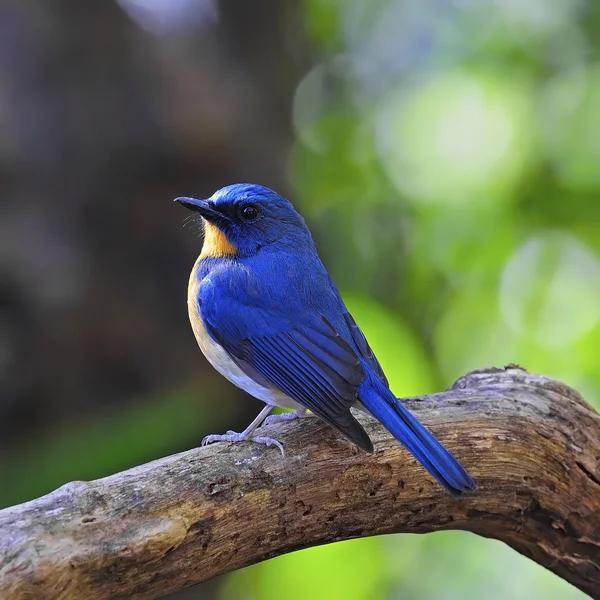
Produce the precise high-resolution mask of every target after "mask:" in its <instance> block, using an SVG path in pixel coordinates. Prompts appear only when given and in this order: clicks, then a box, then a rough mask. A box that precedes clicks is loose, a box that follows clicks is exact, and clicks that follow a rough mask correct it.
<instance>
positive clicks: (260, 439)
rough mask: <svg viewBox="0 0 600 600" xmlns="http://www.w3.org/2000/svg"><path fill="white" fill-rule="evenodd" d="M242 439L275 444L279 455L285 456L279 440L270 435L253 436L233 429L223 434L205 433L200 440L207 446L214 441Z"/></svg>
mask: <svg viewBox="0 0 600 600" xmlns="http://www.w3.org/2000/svg"><path fill="white" fill-rule="evenodd" d="M244 440H248V441H249V442H256V443H257V444H265V445H266V446H277V447H278V448H279V452H281V456H282V457H283V458H285V451H284V449H283V446H282V445H281V442H279V441H278V440H276V439H275V438H272V437H265V436H260V435H258V436H253V435H248V434H246V433H245V432H242V433H237V432H235V431H228V432H226V433H224V434H221V435H219V434H215V433H213V434H211V435H207V436H206V437H205V438H204V439H203V440H202V444H201V445H202V446H208V444H213V443H215V442H243V441H244Z"/></svg>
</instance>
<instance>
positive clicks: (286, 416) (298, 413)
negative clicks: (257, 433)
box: [261, 409, 306, 427]
mask: <svg viewBox="0 0 600 600" xmlns="http://www.w3.org/2000/svg"><path fill="white" fill-rule="evenodd" d="M305 414H306V410H303V409H299V410H295V411H294V412H284V413H280V414H278V415H271V416H270V417H267V418H266V419H265V420H264V421H263V422H262V425H261V427H264V426H265V425H272V424H273V423H281V421H291V420H293V419H299V418H300V417H302V416H304V415H305Z"/></svg>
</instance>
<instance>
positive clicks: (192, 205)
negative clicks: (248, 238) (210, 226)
mask: <svg viewBox="0 0 600 600" xmlns="http://www.w3.org/2000/svg"><path fill="white" fill-rule="evenodd" d="M175 202H179V204H182V205H183V206H185V207H186V208H189V209H190V210H193V211H194V212H197V213H200V214H201V215H202V216H203V217H204V218H205V219H206V220H207V221H210V222H211V223H218V222H219V221H222V220H223V219H224V215H223V214H222V213H220V212H219V211H218V210H215V209H214V207H213V206H212V205H211V204H210V202H207V201H206V200H199V199H198V198H188V197H187V196H181V197H179V198H175Z"/></svg>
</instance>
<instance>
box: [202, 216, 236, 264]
mask: <svg viewBox="0 0 600 600" xmlns="http://www.w3.org/2000/svg"><path fill="white" fill-rule="evenodd" d="M236 254H237V248H236V247H235V246H234V245H233V244H231V243H230V242H229V241H228V240H227V238H226V237H225V234H224V233H223V232H222V231H221V230H220V229H219V228H218V227H217V226H216V225H213V224H212V223H209V222H208V221H204V244H203V245H202V252H201V253H200V256H199V258H222V257H226V256H229V257H232V256H235V255H236Z"/></svg>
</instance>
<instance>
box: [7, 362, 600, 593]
mask: <svg viewBox="0 0 600 600" xmlns="http://www.w3.org/2000/svg"><path fill="white" fill-rule="evenodd" d="M407 404H408V405H409V406H410V408H411V409H413V410H414V412H415V413H416V414H417V415H418V416H419V418H421V419H422V420H423V421H424V422H425V423H426V424H427V425H428V426H429V427H430V428H431V430H432V431H433V432H434V433H435V434H436V435H437V436H438V437H439V438H440V439H441V441H442V442H443V443H444V444H445V445H446V446H447V447H448V448H449V449H450V450H452V451H453V452H454V453H455V455H456V456H457V457H458V458H459V459H460V460H461V461H462V462H463V464H464V465H465V466H466V467H467V468H468V469H469V471H470V472H471V474H472V475H473V476H474V478H475V480H476V481H477V483H478V486H479V489H478V491H477V492H476V493H475V494H471V495H468V496H464V497H462V498H460V499H458V500H457V499H454V498H452V497H450V496H448V495H447V494H445V493H444V492H443V490H442V489H441V488H440V487H439V486H438V485H437V484H436V483H435V482H434V481H433V480H432V479H431V478H430V477H429V476H428V475H427V474H426V473H425V471H424V470H423V469H422V468H421V467H420V466H419V465H418V464H417V463H416V462H415V460H414V459H413V458H411V457H410V456H409V455H408V453H407V452H406V451H405V450H403V449H402V448H401V447H400V446H399V445H398V444H397V443H396V442H394V440H393V439H392V438H391V437H390V436H389V435H388V434H387V432H385V431H384V430H383V428H382V427H381V426H379V425H378V424H377V423H375V422H374V421H373V420H371V419H369V418H368V417H364V416H359V418H360V419H361V421H362V422H363V423H365V424H366V427H367V430H368V432H369V433H370V434H371V436H372V437H373V440H374V442H375V447H376V453H375V454H374V455H368V454H365V453H363V452H360V451H357V450H355V449H354V448H353V447H351V446H350V445H349V444H348V443H346V442H345V441H344V440H342V439H340V438H339V436H338V435H337V433H335V432H334V431H333V430H332V429H330V428H329V427H327V426H326V425H324V424H322V423H321V422H320V421H318V420H317V419H316V418H314V417H306V418H304V419H301V420H300V421H293V422H288V423H285V424H275V425H271V426H268V428H267V429H266V431H267V433H268V434H269V435H276V436H277V437H278V438H279V439H280V440H281V442H282V443H283V444H284V446H285V449H286V457H285V459H282V457H281V455H280V454H279V451H278V450H277V449H276V448H275V449H274V448H265V447H263V446H259V445H256V444H253V443H244V444H236V445H231V444H216V445H213V446H209V447H207V448H197V449H194V450H190V451H188V452H184V453H182V454H178V455H175V456H170V457H167V458H164V459H161V460H157V461H155V462H152V463H149V464H146V465H142V466H140V467H136V468H134V469H131V470H129V471H125V472H123V473H118V474H116V475H113V476H111V477H106V478H104V479H100V480H97V481H93V482H89V483H85V482H73V483H69V484H67V485H65V486H63V487H61V488H60V489H58V490H56V491H55V492H53V493H51V494H48V495H47V496H44V497H42V498H39V499H37V500H33V501H31V502H27V503H25V504H22V505H19V506H15V507H12V508H8V509H5V510H4V511H0V597H1V598H2V599H3V600H17V599H18V600H24V599H34V598H35V599H36V600H44V599H50V598H52V599H55V598H60V599H75V598H77V599H81V598H85V599H86V600H99V599H109V598H110V599H116V598H127V599H148V598H159V597H161V596H162V595H164V594H167V593H169V592H173V591H175V590H179V589H182V588H184V587H186V586H189V585H192V584H194V583H198V582H201V581H204V580H206V579H209V578H211V577H215V576H216V575H220V574H222V573H226V572H227V571H231V570H233V569H238V568H240V567H243V566H245V565H249V564H251V563H255V562H258V561H261V560H265V559H267V558H270V557H273V556H276V555H279V554H282V553H285V552H290V551H292V550H297V549H299V548H305V547H307V546H313V545H317V544H325V543H328V542H333V541H336V540H344V539H348V538H355V537H362V536H369V535H378V534H385V533H398V532H412V533H424V532H428V531H436V530H440V529H464V530H468V531H472V532H474V533H477V534H479V535H483V536H486V537H491V538H496V539H499V540H502V541H504V542H506V543H507V544H509V545H510V546H512V547H513V548H514V549H515V550H517V551H518V552H521V553H522V554H524V555H525V556H528V557H529V558H531V559H532V560H534V561H536V562H538V563H539V564H541V565H543V566H545V567H546V568H548V569H550V570H551V571H553V572H554V573H556V574H557V575H558V576H560V577H562V578H563V579H566V580H567V581H569V582H571V583H572V584H573V585H575V586H577V587H578V588H580V589H581V590H583V591H584V592H586V593H588V594H589V595H590V596H592V597H593V598H600V465H599V463H600V416H599V415H598V414H597V413H596V412H595V411H594V410H593V409H592V408H590V406H589V405H587V404H586V403H585V402H584V401H583V399H582V398H581V396H580V395H579V394H578V393H577V392H576V391H574V390H573V389H571V388H569V387H568V386H566V385H564V384H562V383H559V382H556V381H553V380H551V379H548V378H545V377H541V376H538V375H532V374H529V373H527V372H525V371H524V370H522V369H520V368H518V367H515V366H510V367H507V368H506V369H488V370H484V371H478V372H473V373H470V374H468V375H466V376H465V377H463V378H461V379H459V380H458V381H457V382H456V383H455V384H454V385H453V386H452V387H451V388H450V389H449V390H447V391H445V392H443V393H440V394H434V395H431V396H425V397H419V398H414V399H411V400H409V401H407Z"/></svg>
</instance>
